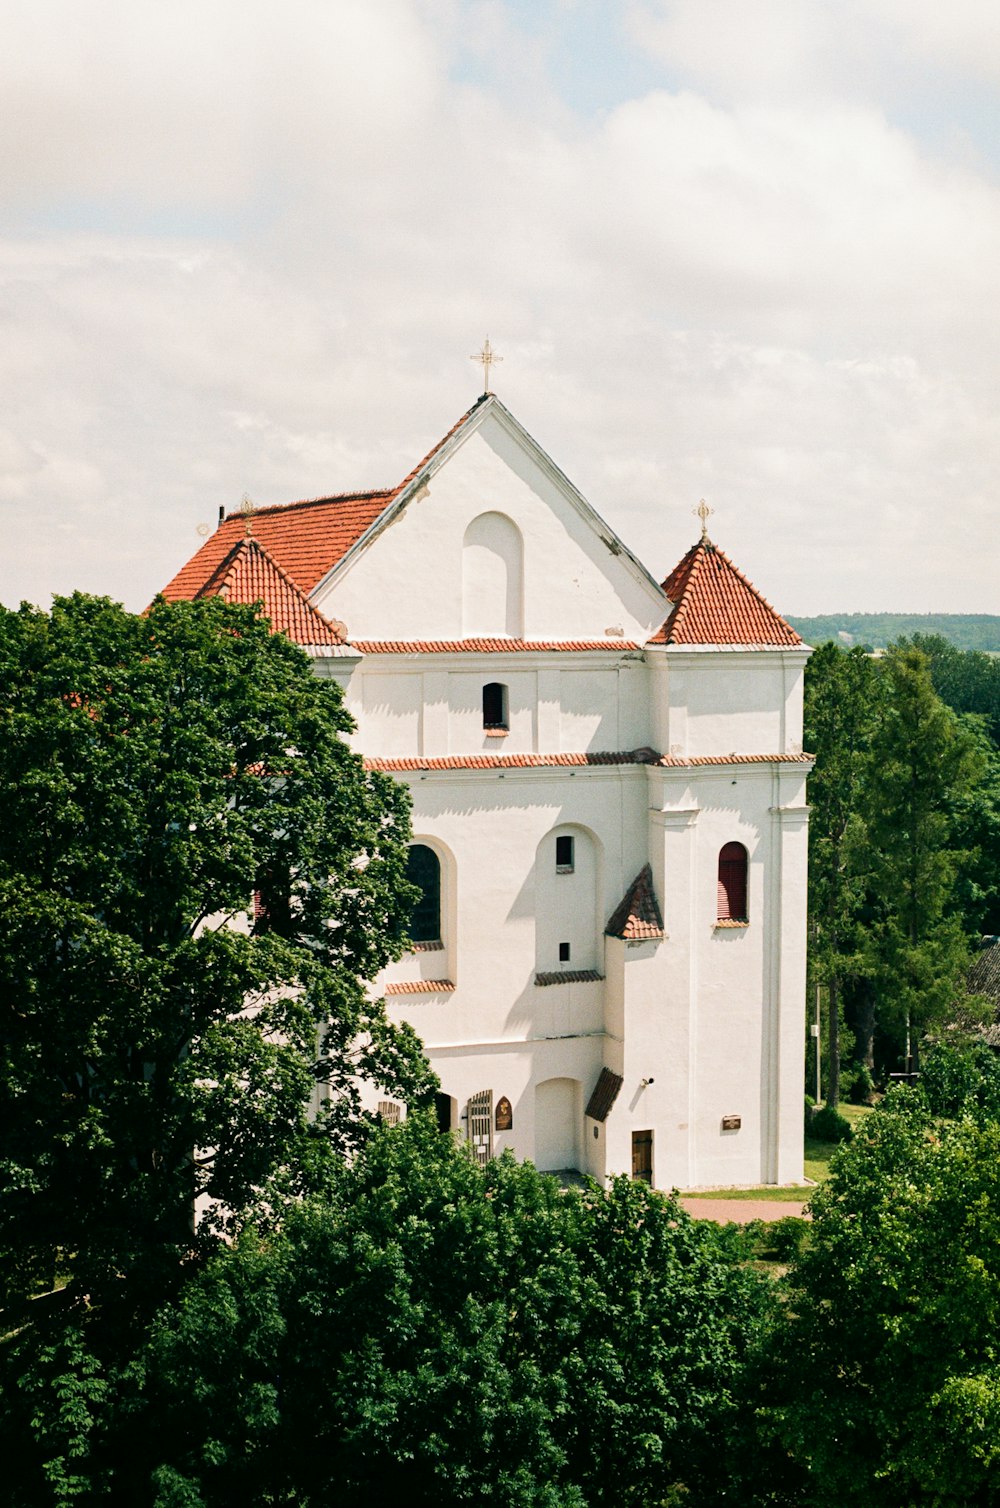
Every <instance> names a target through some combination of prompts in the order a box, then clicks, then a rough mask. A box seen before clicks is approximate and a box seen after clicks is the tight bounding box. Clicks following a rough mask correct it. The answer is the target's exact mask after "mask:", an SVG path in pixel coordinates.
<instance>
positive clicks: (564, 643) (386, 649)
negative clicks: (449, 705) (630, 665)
mask: <svg viewBox="0 0 1000 1508" xmlns="http://www.w3.org/2000/svg"><path fill="white" fill-rule="evenodd" d="M351 648H352V649H357V650H360V652H361V653H362V654H366V655H412V654H530V653H531V651H532V650H545V651H546V652H548V651H549V650H565V651H569V652H579V651H583V650H590V649H606V650H609V651H616V650H628V649H633V650H637V649H640V648H641V645H639V644H634V643H632V641H631V640H629V639H538V640H531V639H355V640H352V643H351Z"/></svg>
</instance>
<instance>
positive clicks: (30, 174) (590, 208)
mask: <svg viewBox="0 0 1000 1508" xmlns="http://www.w3.org/2000/svg"><path fill="white" fill-rule="evenodd" d="M84 10H86V13H87V20H86V22H85V21H84V19H83V13H84ZM892 10H893V6H892V3H891V0H865V3H864V4H862V3H861V0H858V3H857V4H856V5H855V6H854V8H853V10H852V12H851V15H852V16H855V17H856V18H857V19H858V27H857V28H856V34H855V42H850V41H848V42H844V41H843V39H842V38H841V37H840V36H839V32H838V34H837V35H834V33H833V31H832V30H831V25H830V24H829V21H828V18H829V17H831V16H834V15H835V12H834V10H833V9H831V8H828V7H826V6H824V5H817V6H816V7H815V8H813V7H803V6H801V4H796V5H795V6H794V7H791V8H789V7H788V6H787V5H786V6H783V5H781V4H778V3H777V0H775V3H774V4H770V3H767V4H765V3H762V4H760V5H746V6H740V7H738V8H737V7H733V8H732V9H730V8H729V4H728V0H719V3H718V5H717V6H715V7H713V6H710V5H709V6H701V5H699V6H698V7H695V6H694V5H693V4H687V3H686V0H683V3H677V4H673V5H669V6H667V5H662V6H660V7H657V8H656V11H655V15H654V8H653V7H652V6H651V5H649V4H647V5H646V6H644V8H643V11H642V12H641V13H639V12H637V15H638V16H639V20H638V21H637V22H636V25H637V26H641V25H642V24H644V23H643V19H642V18H643V17H645V22H646V23H648V25H649V26H653V23H654V21H655V22H656V25H657V26H659V27H660V30H659V31H656V32H655V35H654V32H653V31H650V32H649V34H648V37H647V41H648V45H649V46H650V47H653V46H654V44H655V45H657V46H663V47H664V48H665V49H666V51H665V53H664V55H665V56H667V55H668V54H669V55H670V56H672V57H673V58H674V61H675V63H676V61H677V58H678V57H681V55H682V54H683V62H684V66H685V68H686V69H687V71H688V74H689V83H688V86H687V87H686V88H685V89H684V90H680V91H678V90H677V89H671V88H669V87H668V84H667V80H666V76H665V82H664V86H663V87H662V88H660V89H658V90H653V91H648V92H646V93H644V94H642V95H637V96H636V97H635V98H633V99H630V100H627V101H625V102H624V103H623V104H622V105H621V106H619V107H618V108H616V109H613V110H610V111H607V112H605V113H604V114H601V115H596V116H594V117H592V118H589V119H586V118H581V117H580V116H578V115H574V114H573V113H572V112H570V111H569V110H566V109H563V108H561V107H559V105H558V102H554V101H553V99H552V98H551V97H545V67H546V66H547V65H546V53H545V49H544V47H542V46H541V45H540V44H538V43H537V40H536V39H534V38H533V37H532V36H527V35H524V34H522V31H521V29H520V27H519V22H518V17H517V14H516V12H515V11H507V10H506V9H505V8H503V7H498V6H496V5H491V6H486V7H483V6H481V5H466V4H462V3H461V0H448V4H447V5H444V4H441V5H435V4H430V3H429V0H421V3H419V4H416V3H414V4H410V3H407V0H385V3H384V4H379V5H377V6H372V5H369V4H362V3H360V0H343V3H338V5H336V6H333V7H331V6H329V5H328V4H321V3H319V0H304V3H303V4H302V5H301V6H297V7H295V8H293V9H292V10H291V12H289V13H287V14H284V15H282V16H281V17H280V18H279V17H278V16H277V13H276V12H275V11H274V9H273V7H270V6H267V5H264V4H263V3H261V4H257V5H253V4H251V5H242V6H239V7H237V6H236V5H235V4H231V3H229V0H220V3H218V4H215V5H212V6H205V5H203V4H199V5H197V6H196V5H193V4H188V3H186V0H185V3H181V4H179V5H177V6H173V7H169V8H164V7H162V6H159V5H153V4H152V3H151V0H142V3H138V4H136V5H134V6H132V7H130V8H129V10H128V11H127V12H121V11H120V8H119V7H112V6H110V5H109V4H107V3H103V0H95V3H94V4H92V5H91V6H89V7H86V8H81V7H78V6H76V5H70V4H63V5H51V4H50V5H45V4H38V5H32V6H31V7H30V8H29V7H28V6H26V5H25V6H16V7H15V12H16V25H15V26H14V27H13V28H12V29H11V30H10V31H9V32H8V36H7V42H8V46H7V47H6V48H5V52H4V54H3V55H0V89H3V91H4V93H5V95H6V97H7V98H8V99H9V100H11V101H12V102H13V105H12V109H11V111H10V112H9V114H10V120H11V122H12V128H13V131H12V134H13V136H14V137H15V138H16V141H19V142H20V143H21V147H20V148H19V147H17V145H16V142H15V146H14V147H10V146H8V147H7V148H4V147H3V146H0V169H2V170H4V171H5V173H7V174H8V176H10V178H11V179H12V181H13V184H14V187H15V190H16V193H15V199H16V200H17V203H16V204H15V210H16V211H17V212H18V213H19V214H20V215H21V219H20V220H18V221H16V234H13V233H12V234H11V235H10V236H9V237H8V239H7V240H6V242H3V243H0V384H2V386H3V390H4V393H5V405H4V410H3V426H2V430H0V518H2V519H3V522H4V529H5V540H6V542H7V544H8V551H7V555H6V559H5V561H4V562H3V564H2V565H0V598H2V599H3V600H4V601H11V600H16V598H17V597H19V596H21V595H26V596H28V597H30V598H34V599H36V600H47V598H48V595H49V593H50V592H51V591H53V590H59V591H66V590H70V589H71V588H72V587H74V586H81V587H85V588H88V589H91V590H106V591H109V592H111V593H113V594H118V595H121V596H123V597H125V598H126V600H127V601H128V602H129V604H130V605H131V606H140V605H142V603H144V602H145V601H146V600H148V598H149V596H150V595H151V594H152V593H153V592H154V591H155V589H156V588H157V587H158V586H160V585H162V584H163V583H164V582H165V581H166V580H167V579H168V578H169V576H170V575H171V574H172V573H173V571H174V570H175V569H176V568H177V566H178V565H180V563H181V562H182V561H183V559H184V558H185V557H186V555H187V554H188V553H190V552H191V551H193V550H194V549H195V548H196V547H197V544H198V537H197V534H196V532H195V531H196V526H197V525H198V524H201V523H208V524H210V525H211V524H213V523H214V520H215V515H216V510H217V507H218V506H219V505H220V504H222V505H225V506H227V507H232V506H235V505H236V504H237V503H238V501H239V498H240V496H241V494H242V493H243V492H244V491H247V492H249V493H250V495H251V496H252V497H254V498H255V500H257V501H258V502H261V503H266V502H277V501H283V500H289V499H291V498H294V497H302V496H310V495H317V494H320V493H322V492H326V491H332V490H336V489H339V488H351V487H363V486H368V485H385V484H388V483H391V482H393V481H395V480H398V479H399V478H400V477H401V476H402V475H403V474H404V473H405V472H406V471H407V470H408V469H409V467H410V466H411V465H412V464H413V462H414V461H415V460H416V459H417V458H418V457H419V456H420V455H421V454H422V453H423V452H424V451H425V450H426V449H427V448H428V447H429V446H430V444H432V443H433V442H434V440H435V439H436V438H438V436H439V435H440V433H442V432H443V431H444V430H445V429H446V428H447V427H448V426H449V425H450V424H451V423H452V422H453V421H454V419H455V418H456V417H457V416H458V414H459V413H460V412H461V411H462V409H464V408H465V407H466V406H467V404H468V403H469V402H470V401H471V399H472V397H473V396H474V395H475V392H476V390H477V389H476V382H477V369H476V368H475V367H474V366H473V365H472V364H471V363H470V361H469V359H468V358H469V356H470V354H471V353H472V352H473V351H474V350H475V349H476V348H477V347H478V344H479V342H480V341H481V340H482V337H483V335H484V334H485V333H486V332H487V331H488V332H489V334H490V335H491V336H492V337H493V339H494V341H495V343H496V344H497V346H498V348H499V349H500V350H501V352H502V354H503V355H504V357H505V361H504V364H503V366H501V367H500V368H499V372H498V376H497V388H498V391H500V393H501V395H502V396H503V397H504V398H505V399H506V400H507V401H508V402H509V403H510V405H511V407H512V408H513V409H514V411H515V412H516V413H517V414H518V416H519V417H520V418H521V419H522V420H523V421H524V422H525V423H526V424H527V426H528V428H529V429H530V430H531V431H532V432H533V433H535V434H536V435H537V437H538V439H539V440H540V441H541V443H542V444H543V445H545V446H546V447H547V448H548V449H549V450H550V451H551V452H552V454H553V456H554V458H555V459H556V460H557V461H558V462H559V464H560V465H562V466H563V467H564V469H566V470H567V471H568V472H569V474H570V475H571V476H573V478H574V480H575V481H577V482H578V483H579V484H580V485H581V486H582V487H583V489H584V491H585V492H587V494H588V495H589V496H590V497H591V500H592V501H593V502H594V504H595V505H596V506H597V507H598V508H599V509H600V510H601V511H604V512H606V513H607V515H608V516H609V519H610V521H611V522H612V523H613V524H615V526H616V527H618V528H619V530H620V532H621V533H622V534H623V535H624V537H625V538H626V539H627V540H628V541H629V543H630V544H632V545H633V546H634V547H636V548H637V549H638V551H639V553H640V554H641V555H642V556H643V558H645V559H646V560H647V562H648V564H649V565H650V567H651V568H652V569H654V570H656V571H660V572H665V571H666V570H667V569H668V568H669V567H670V566H671V565H672V564H673V563H674V559H675V558H676V557H677V556H679V554H680V553H681V552H682V551H683V549H684V548H686V546H687V544H689V543H690V540H691V538H693V535H694V531H695V529H696V527H697V526H696V524H695V522H694V520H693V519H692V518H691V512H690V510H691V508H692V507H693V506H694V505H695V504H696V503H697V501H698V498H699V497H700V496H702V495H706V496H707V497H708V500H709V502H710V503H711V504H712V505H713V506H714V507H716V509H717V515H716V519H715V520H714V521H713V524H714V529H715V532H716V534H717V536H718V538H719V541H720V543H722V544H723V546H724V547H725V548H727V549H728V550H729V552H730V553H731V554H732V555H733V557H734V558H735V559H736V560H737V561H738V563H739V564H741V565H742V566H743V567H744V568H745V569H746V570H747V571H748V572H749V574H750V575H751V577H753V578H754V579H756V580H757V581H758V584H759V585H760V586H761V588H762V589H763V590H764V591H765V592H766V593H767V595H768V596H770V597H771V598H772V599H773V600H775V601H776V602H777V603H778V605H779V606H784V607H785V608H786V609H787V610H789V611H792V610H798V611H809V610H813V609H814V610H817V611H819V610H821V609H825V608H837V607H842V608H851V607H859V608H861V607H865V608H872V607H878V606H884V607H886V608H914V609H921V608H927V609H930V608H946V607H951V608H953V609H954V610H965V609H967V608H970V607H978V608H979V609H980V610H983V611H987V610H990V609H991V608H992V607H993V606H994V605H995V585H994V581H995V566H994V561H993V550H992V544H993V533H994V529H993V521H992V519H991V517H990V514H991V497H992V493H991V487H992V478H993V477H994V476H995V475H996V472H997V468H998V462H1000V442H998V440H997V438H996V435H995V431H994V426H993V423H992V402H993V394H994V393H995V392H996V390H997V387H998V385H1000V370H998V367H1000V357H998V355H997V352H998V350H1000V340H998V339H997V336H998V333H1000V332H998V330H997V320H998V316H997V314H996V312H995V300H994V296H993V283H994V279H995V267H996V265H997V263H998V260H1000V257H998V253H1000V192H998V189H997V186H996V185H995V184H994V183H993V182H992V181H990V179H989V178H987V177H985V176H984V175H982V174H979V173H977V172H975V171H973V170H972V169H971V168H970V167H968V166H967V165H964V164H961V163H949V162H946V161H943V160H932V159H930V158H928V156H927V155H926V153H925V151H924V150H923V149H922V148H921V146H920V144H919V143H918V142H917V141H915V140H914V139H913V137H912V136H910V135H908V134H907V133H906V132H904V131H903V130H902V129H901V128H900V127H899V126H893V125H891V124H889V122H888V121H887V118H886V112H885V111H884V110H882V109H881V108H880V105H879V101H878V99H877V98H876V97H874V96H872V95H871V93H870V91H871V89H873V88H874V87H875V84H874V83H873V81H872V79H871V78H868V79H867V80H866V82H865V90H863V91H860V92H859V89H858V88H857V87H855V84H854V83H853V82H852V83H851V84H850V86H848V85H847V84H846V83H844V76H845V73H848V72H849V71H850V70H849V69H847V67H846V64H845V59H848V58H849V57H850V52H849V48H850V47H852V46H855V43H856V41H857V38H858V37H861V38H862V39H864V38H865V37H867V36H868V35H869V34H870V35H871V36H874V35H875V34H876V31H877V32H878V34H879V35H880V36H881V35H889V33H890V31H891V29H892V28H893V27H896V28H898V27H902V26H903V25H904V21H905V18H901V17H900V16H899V15H893V14H890V12H892ZM571 13H572V12H571V11H570V12H569V14H571ZM949 14H951V13H949ZM915 15H916V16H917V19H916V20H915V21H914V24H913V26H911V27H910V28H909V31H908V35H909V37H910V39H911V43H912V46H911V52H914V53H915V52H916V51H919V50H920V48H923V47H924V46H927V47H930V46H931V42H930V41H929V40H928V41H926V42H925V41H924V40H922V39H923V37H924V35H925V33H924V31H921V30H920V26H923V24H924V22H925V21H926V24H927V27H930V25H931V20H930V19H928V17H927V16H925V13H924V10H923V8H922V6H917V7H916V8H915ZM803 16H806V17H809V18H810V19H809V21H808V24H807V23H806V22H804V21H803V19H802V18H803ZM651 17H652V18H653V19H652V20H650V18H651ZM713 18H714V27H715V33H716V39H717V40H718V36H719V34H720V29H721V31H722V33H724V35H725V37H726V39H727V48H725V49H719V48H717V49H716V55H715V56H714V57H713V54H712V49H711V47H710V46H709V45H708V43H709V40H710V36H711V32H712V26H713ZM862 22H863V23H864V24H863V25H862ZM918 22H919V23H920V24H919V26H918V24H917V23H918ZM119 23H120V24H119ZM466 26H468V27H469V28H470V29H471V30H470V31H468V32H467V31H466V30H465V29H464V28H465V27H466ZM664 27H667V28H668V31H666V32H665V31H664V30H663V28H664ZM842 29H843V28H841V30H842ZM926 35H927V37H928V38H929V37H930V32H929V31H927V33H926ZM950 35H951V37H952V44H953V52H954V56H955V57H956V58H957V57H958V56H959V53H960V50H961V49H960V45H959V43H960V35H959V28H958V24H957V22H955V23H954V25H953V27H952V31H951V33H950ZM962 35H964V33H963V34H962ZM665 38H666V40H664V39H665ZM460 43H461V48H464V49H465V53H464V54H463V55H467V53H468V50H469V47H472V50H473V51H476V50H477V49H478V52H477V56H478V57H479V58H480V60H481V62H482V65H483V69H484V70H486V71H485V72H484V76H483V81H482V82H480V83H476V84H474V83H472V82H470V81H469V78H468V77H465V78H464V80H463V81H456V80H455V79H454V78H453V77H452V74H453V72H454V68H453V65H454V62H455V58H456V57H457V56H458V53H459V51H460V50H461V48H460ZM668 43H669V46H668ZM498 49H499V50H501V51H502V50H503V49H507V50H508V51H509V53H510V57H509V58H507V59H506V63H507V66H509V67H510V68H514V69H519V70H520V71H521V73H522V78H521V84H520V87H519V88H513V89H511V90H501V89H499V88H497V87H495V85H494V84H492V83H490V82H489V79H488V67H489V65H490V60H491V57H493V56H494V54H495V53H496V51H497V50H498ZM730 55H731V56H732V58H734V59H736V60H739V59H740V57H742V62H743V74H742V78H743V82H742V83H741V82H740V76H739V70H738V69H737V68H736V66H735V62H734V63H730V61H728V60H729V58H730ZM956 66H957V65H956ZM713 69H714V72H713V71H712V70H713ZM727 69H728V70H729V77H730V80H731V87H730V85H728V84H727V85H726V87H725V88H723V84H722V82H720V80H722V79H723V75H724V74H726V71H727ZM699 75H702V76H703V79H704V87H702V85H701V84H699V81H698V76H699ZM791 76H794V77H795V79H796V80H798V86H797V87H796V88H795V89H786V88H785V87H784V85H785V81H786V80H787V79H788V78H789V77H791ZM799 86H801V87H799ZM727 91H728V92H727ZM865 91H868V92H867V93H866V92H865ZM535 96H537V105H535V104H533V98H534V97H535ZM9 140H10V135H8V141H9ZM25 143H27V147H25ZM5 151H6V154H7V155H6V158H5V157H4V155H3V154H4V152H5ZM18 196H19V198H18ZM88 199H90V200H92V201H93V202H94V204H96V206H97V210H96V212H95V213H96V214H97V217H98V219H99V220H100V219H101V217H102V215H103V220H102V223H101V225H100V228H99V229H98V230H97V231H95V232H93V233H91V234H82V233H80V232H78V231H75V230H73V228H72V227H73V224H74V217H75V216H76V215H77V213H78V207H79V204H80V202H81V201H84V200H88ZM18 206H19V208H18ZM102 206H103V210H102ZM174 215H176V223H174V222H173V220H172V218H171V217H173V216H174ZM156 216H160V217H161V218H162V219H163V220H164V222H165V225H166V228H165V230H164V233H163V234H159V233H154V229H151V228H150V226H149V224H147V222H148V221H149V219H150V217H153V218H154V219H155V217H156ZM199 217H202V218H204V220H205V223H206V225H209V226H210V227H211V229H207V230H205V231H204V232H203V233H199V232H198V229H197V226H198V221H199ZM116 218H120V219H121V220H122V221H124V222H125V223H126V224H127V225H128V226H130V227H131V229H129V230H128V232H127V233H126V232H125V231H122V230H120V229H118V228H116V223H115V221H116ZM137 224H138V225H145V226H146V233H145V234H139V233H138V232H137V231H136V229H135V227H136V225H137ZM61 226H66V227H67V228H65V229H61V228H60V227H61ZM177 226H179V227H181V229H178V228H177ZM957 516H961V518H962V520H963V523H962V528H961V531H959V530H957V529H956V528H955V525H954V520H955V518H956V517H957ZM952 540H954V543H952Z"/></svg>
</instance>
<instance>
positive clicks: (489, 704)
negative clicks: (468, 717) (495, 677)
mask: <svg viewBox="0 0 1000 1508" xmlns="http://www.w3.org/2000/svg"><path fill="white" fill-rule="evenodd" d="M509 726H510V724H509V723H508V721H507V687H506V686H503V685H501V683H500V682H499V681H490V682H489V684H488V685H486V686H484V687H483V731H484V732H485V733H506V732H507V729H508V728H509Z"/></svg>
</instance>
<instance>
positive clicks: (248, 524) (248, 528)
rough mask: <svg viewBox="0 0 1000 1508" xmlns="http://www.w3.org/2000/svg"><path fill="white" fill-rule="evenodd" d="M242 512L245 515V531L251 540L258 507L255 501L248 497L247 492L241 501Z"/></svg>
mask: <svg viewBox="0 0 1000 1508" xmlns="http://www.w3.org/2000/svg"><path fill="white" fill-rule="evenodd" d="M240 512H241V513H242V514H243V529H244V532H245V534H246V537H247V539H249V538H250V537H251V535H252V534H253V518H254V514H255V513H256V512H257V507H256V504H255V503H254V502H253V500H252V499H251V498H250V497H248V495H247V494H246V493H245V492H244V494H243V497H242V499H241V501H240Z"/></svg>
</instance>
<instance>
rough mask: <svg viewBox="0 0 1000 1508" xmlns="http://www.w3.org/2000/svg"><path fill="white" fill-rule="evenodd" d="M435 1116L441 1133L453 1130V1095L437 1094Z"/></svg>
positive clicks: (435, 1097)
mask: <svg viewBox="0 0 1000 1508" xmlns="http://www.w3.org/2000/svg"><path fill="white" fill-rule="evenodd" d="M434 1115H435V1119H436V1120H437V1128H438V1130H439V1131H450V1130H451V1095H450V1094H440V1093H439V1094H436V1095H435V1096H434Z"/></svg>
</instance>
